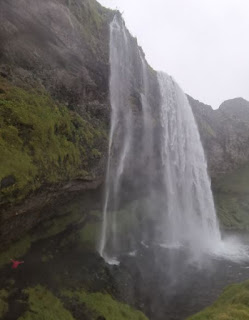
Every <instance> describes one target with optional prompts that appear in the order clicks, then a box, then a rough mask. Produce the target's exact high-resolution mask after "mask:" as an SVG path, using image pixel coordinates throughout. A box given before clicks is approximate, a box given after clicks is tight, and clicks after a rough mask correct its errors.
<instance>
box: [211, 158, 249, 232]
mask: <svg viewBox="0 0 249 320" xmlns="http://www.w3.org/2000/svg"><path fill="white" fill-rule="evenodd" d="M214 198H215V203H216V209H217V213H218V216H219V219H220V221H221V224H222V225H223V226H224V227H225V228H229V229H247V230H248V229H249V214H248V212H249V164H246V165H245V166H243V167H241V168H239V169H238V170H236V171H234V172H233V173H231V174H227V175H226V176H225V177H224V178H220V179H219V180H217V181H216V182H215V183H214Z"/></svg>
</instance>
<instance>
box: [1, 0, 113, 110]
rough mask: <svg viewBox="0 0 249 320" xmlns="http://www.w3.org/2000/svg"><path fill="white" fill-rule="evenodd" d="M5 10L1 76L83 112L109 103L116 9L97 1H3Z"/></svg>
mask: <svg viewBox="0 0 249 320" xmlns="http://www.w3.org/2000/svg"><path fill="white" fill-rule="evenodd" d="M0 9H1V10H0V12H1V13H0V19H1V26H0V39H1V49H0V73H1V75H3V76H6V77H8V78H9V79H11V80H12V82H13V83H14V84H16V85H24V84H26V85H30V86H31V87H37V86H38V87H40V86H43V87H45V88H46V90H48V91H49V92H50V93H51V94H52V96H53V97H55V98H57V99H59V100H60V101H62V102H64V103H66V104H67V105H68V106H69V107H70V108H73V109H75V108H76V109H77V110H78V111H79V110H80V111H81V112H83V111H85V110H86V109H87V108H88V104H90V106H91V104H92V102H95V104H98V108H101V106H102V105H103V104H107V103H108V102H107V97H108V68H109V67H108V56H109V49H108V37H109V22H110V20H111V19H112V16H113V13H112V12H111V11H110V10H107V9H105V8H103V7H101V6H100V5H99V4H98V3H97V2H96V1H94V0H91V1H89V0H83V1H79V0H73V1H67V0H45V1H38V0H34V1H32V0H28V1H26V0H25V1H24V0H21V1H14V0H11V1H5V0H3V1H1V4H0ZM97 102H98V103H97ZM106 109H107V108H106Z"/></svg>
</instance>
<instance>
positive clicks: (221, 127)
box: [189, 97, 249, 229]
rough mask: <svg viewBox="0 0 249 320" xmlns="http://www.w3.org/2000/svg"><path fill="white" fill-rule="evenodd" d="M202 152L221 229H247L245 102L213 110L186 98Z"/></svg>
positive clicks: (248, 123) (248, 128) (248, 120)
mask: <svg viewBox="0 0 249 320" xmlns="http://www.w3.org/2000/svg"><path fill="white" fill-rule="evenodd" d="M189 101H190V103H191V106H192V109H193V112H194V115H195V118H196V121H197V124H198V127H199V131H200V135H201V139H202V143H203V147H204V150H205V153H206V157H207V161H208V167H209V171H210V176H211V179H212V186H213V192H214V197H215V202H216V208H217V213H218V216H219V218H220V221H221V225H222V226H224V227H225V228H235V229H248V228H249V214H248V212H249V200H248V199H249V182H248V181H249V170H248V166H249V149H248V143H249V102H248V101H246V100H244V99H242V98H236V99H232V100H227V101H225V102H223V103H222V105H221V106H220V107H219V109H218V110H213V109H212V108H211V107H210V106H207V105H205V104H203V103H201V102H199V101H197V100H194V99H193V98H191V97H189Z"/></svg>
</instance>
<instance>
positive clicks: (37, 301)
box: [18, 286, 74, 320]
mask: <svg viewBox="0 0 249 320" xmlns="http://www.w3.org/2000/svg"><path fill="white" fill-rule="evenodd" d="M23 291H24V293H26V294H28V311H26V312H25V314H24V315H22V316H21V317H19V318H18V320H45V319H46V320H73V319H74V318H73V316H72V315H71V313H70V312H69V311H68V310H66V309H65V308H64V306H63V304H62V303H61V301H60V300H59V299H58V298H56V297H55V296H54V295H53V294H52V293H51V292H49V291H48V290H46V289H45V288H44V287H41V286H37V287H35V288H28V289H25V290H23Z"/></svg>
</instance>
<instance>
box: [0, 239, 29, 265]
mask: <svg viewBox="0 0 249 320" xmlns="http://www.w3.org/2000/svg"><path fill="white" fill-rule="evenodd" d="M30 245H31V240H30V237H29V236H25V237H23V238H22V239H21V240H19V241H17V242H15V243H14V244H12V245H11V246H10V247H9V248H8V249H7V250H5V251H3V252H1V253H0V268H1V267H2V266H4V265H5V264H7V263H10V259H16V258H20V257H22V256H23V255H24V254H25V253H26V252H27V251H28V250H29V248H30Z"/></svg>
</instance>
